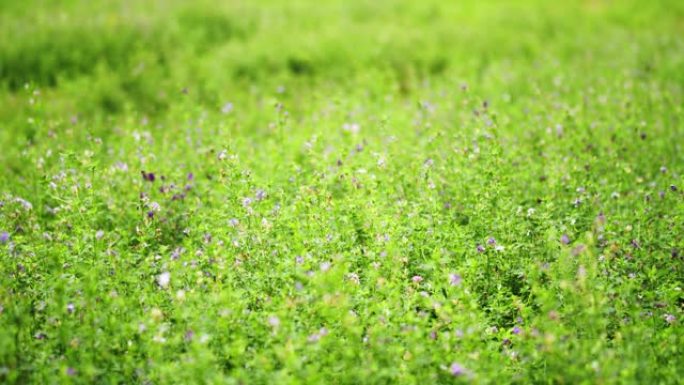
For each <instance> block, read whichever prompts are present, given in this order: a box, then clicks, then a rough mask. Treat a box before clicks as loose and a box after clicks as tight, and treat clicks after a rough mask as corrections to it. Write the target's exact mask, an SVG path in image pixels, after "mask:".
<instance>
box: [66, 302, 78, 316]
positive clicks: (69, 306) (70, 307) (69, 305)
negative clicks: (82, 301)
mask: <svg viewBox="0 0 684 385" xmlns="http://www.w3.org/2000/svg"><path fill="white" fill-rule="evenodd" d="M66 308H67V312H69V314H71V313H73V312H74V310H76V306H74V304H73V303H69V304H67V307H66Z"/></svg>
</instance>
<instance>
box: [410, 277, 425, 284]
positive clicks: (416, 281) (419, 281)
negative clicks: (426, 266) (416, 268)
mask: <svg viewBox="0 0 684 385" xmlns="http://www.w3.org/2000/svg"><path fill="white" fill-rule="evenodd" d="M411 280H412V281H413V282H415V283H421V282H423V277H421V276H420V275H414V276H413V277H412V278H411Z"/></svg>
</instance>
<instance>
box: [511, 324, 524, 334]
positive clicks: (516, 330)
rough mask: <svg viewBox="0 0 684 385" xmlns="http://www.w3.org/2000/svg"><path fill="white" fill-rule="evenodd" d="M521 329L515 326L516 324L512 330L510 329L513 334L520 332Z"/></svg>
mask: <svg viewBox="0 0 684 385" xmlns="http://www.w3.org/2000/svg"><path fill="white" fill-rule="evenodd" d="M521 331H522V330H520V328H519V327H517V326H515V327H514V328H513V330H512V332H513V334H520V332H521Z"/></svg>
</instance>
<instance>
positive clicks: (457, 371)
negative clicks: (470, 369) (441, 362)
mask: <svg viewBox="0 0 684 385" xmlns="http://www.w3.org/2000/svg"><path fill="white" fill-rule="evenodd" d="M449 372H450V373H451V375H452V376H456V377H458V376H461V375H463V374H465V368H464V367H463V366H461V364H459V363H457V362H453V363H452V364H451V366H449Z"/></svg>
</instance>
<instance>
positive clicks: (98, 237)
mask: <svg viewBox="0 0 684 385" xmlns="http://www.w3.org/2000/svg"><path fill="white" fill-rule="evenodd" d="M102 237H104V231H102V230H97V232H96V233H95V239H97V240H98V241H99V240H100V239H102Z"/></svg>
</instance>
